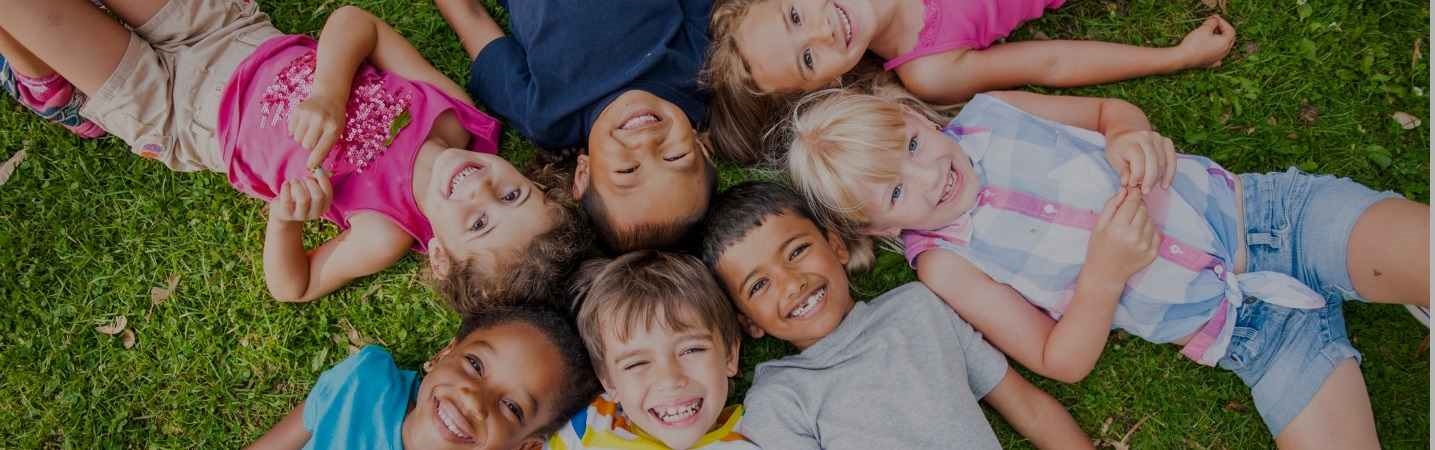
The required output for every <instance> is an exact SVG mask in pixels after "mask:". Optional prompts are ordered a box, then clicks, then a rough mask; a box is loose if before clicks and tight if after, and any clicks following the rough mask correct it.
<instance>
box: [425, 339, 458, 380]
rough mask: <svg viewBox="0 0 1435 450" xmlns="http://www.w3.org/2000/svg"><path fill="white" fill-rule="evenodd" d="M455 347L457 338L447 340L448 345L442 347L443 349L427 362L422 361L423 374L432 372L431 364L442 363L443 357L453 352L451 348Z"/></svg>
mask: <svg viewBox="0 0 1435 450" xmlns="http://www.w3.org/2000/svg"><path fill="white" fill-rule="evenodd" d="M457 345H458V338H453V339H449V340H448V345H445V346H443V348H442V349H440V350H439V351H438V353H435V354H434V355H433V357H432V358H429V360H428V361H424V372H425V373H428V372H430V371H432V370H433V364H434V363H435V362H438V361H442V360H443V359H444V357H446V356H448V354H449V352H452V351H453V348H454V347H455V346H457Z"/></svg>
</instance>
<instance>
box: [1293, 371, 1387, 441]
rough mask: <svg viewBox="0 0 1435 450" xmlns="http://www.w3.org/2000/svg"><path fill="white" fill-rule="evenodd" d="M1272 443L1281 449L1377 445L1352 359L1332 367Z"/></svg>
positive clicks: (1367, 397)
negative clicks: (1305, 403)
mask: <svg viewBox="0 0 1435 450" xmlns="http://www.w3.org/2000/svg"><path fill="white" fill-rule="evenodd" d="M1276 446H1277V447H1280V448H1281V449H1283V450H1290V449H1307V448H1310V449H1326V448H1339V449H1377V448H1380V439H1379V438H1378V437H1377V436H1376V435H1375V414H1374V413H1372V412H1371V409H1370V394H1369V393H1367V392H1366V391H1365V379H1364V378H1361V375H1360V367H1359V366H1357V365H1355V360H1354V359H1347V360H1345V361H1344V362H1342V363H1340V365H1338V366H1336V367H1335V371H1334V372H1331V374H1330V378H1326V380H1325V383H1324V384H1322V385H1321V386H1320V391H1318V392H1316V394H1315V398H1313V399H1311V401H1310V404H1308V405H1305V409H1304V410H1301V412H1300V414H1299V415H1296V417H1295V420H1292V421H1291V423H1290V424H1288V425H1286V427H1285V429H1284V430H1281V434H1280V436H1276Z"/></svg>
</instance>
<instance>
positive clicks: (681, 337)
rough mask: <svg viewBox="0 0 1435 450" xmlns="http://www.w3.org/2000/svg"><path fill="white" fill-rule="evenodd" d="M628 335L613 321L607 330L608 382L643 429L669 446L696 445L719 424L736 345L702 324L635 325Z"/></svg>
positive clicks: (734, 369)
mask: <svg viewBox="0 0 1435 450" xmlns="http://www.w3.org/2000/svg"><path fill="white" fill-rule="evenodd" d="M657 315H658V316H662V314H657ZM684 322H687V323H702V322H701V321H698V320H696V319H695V318H688V320H684ZM626 337H627V340H623V339H621V338H620V337H619V336H618V333H617V331H616V330H615V329H614V328H612V327H610V328H608V329H606V330H604V332H603V337H602V339H603V343H604V347H605V348H606V349H605V354H606V355H608V356H606V357H605V358H604V361H602V362H601V363H600V364H602V365H603V370H601V371H600V373H602V374H604V375H603V377H602V380H603V388H604V389H605V390H607V391H608V394H609V395H611V396H612V397H613V398H614V399H615V400H617V402H618V404H620V405H622V406H623V411H624V412H625V414H626V416H627V417H628V419H629V420H632V421H633V423H635V424H637V425H638V427H639V428H641V429H642V430H643V431H645V432H647V433H648V434H651V435H653V436H654V437H656V438H658V439H659V440H661V441H663V443H664V444H666V445H667V446H668V447H669V448H688V447H691V446H692V445H693V443H696V442H697V441H698V439H699V438H701V437H702V436H703V435H704V434H706V433H707V432H708V431H710V430H711V429H712V428H713V426H714V425H716V424H717V419H718V415H719V414H720V413H722V409H723V405H724V404H725V403H726V402H727V393H728V378H729V377H732V376H735V375H737V369H738V366H737V363H738V358H737V348H736V347H734V348H724V346H723V344H722V339H721V338H719V337H718V336H717V334H715V333H713V332H712V331H709V330H706V329H703V328H700V327H689V328H688V329H686V330H682V331H675V330H672V329H669V327H666V326H662V325H657V324H653V326H636V327H634V329H632V330H629V331H628V333H627V336H626Z"/></svg>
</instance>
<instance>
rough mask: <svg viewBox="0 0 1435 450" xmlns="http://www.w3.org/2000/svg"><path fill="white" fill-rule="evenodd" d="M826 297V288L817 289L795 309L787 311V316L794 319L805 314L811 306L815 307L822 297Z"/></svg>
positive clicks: (810, 309)
mask: <svg viewBox="0 0 1435 450" xmlns="http://www.w3.org/2000/svg"><path fill="white" fill-rule="evenodd" d="M826 297H827V288H822V289H818V290H817V292H813V293H812V295H809V296H807V300H804V301H803V302H802V304H801V305H798V307H797V309H794V310H792V312H790V313H787V317H789V318H793V319H795V318H798V317H802V316H804V315H806V314H807V313H808V312H810V311H812V309H813V308H815V307H817V304H818V303H821V302H822V299H823V298H826Z"/></svg>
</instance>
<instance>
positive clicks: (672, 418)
mask: <svg viewBox="0 0 1435 450" xmlns="http://www.w3.org/2000/svg"><path fill="white" fill-rule="evenodd" d="M702 405H703V399H697V400H693V401H691V402H688V403H687V404H685V405H680V406H662V407H657V408H649V409H648V412H650V413H652V414H653V415H654V416H657V417H658V420H661V421H663V422H667V423H673V422H682V421H683V420H686V419H687V418H689V417H692V416H693V415H694V414H697V413H698V411H699V410H701V409H702Z"/></svg>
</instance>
